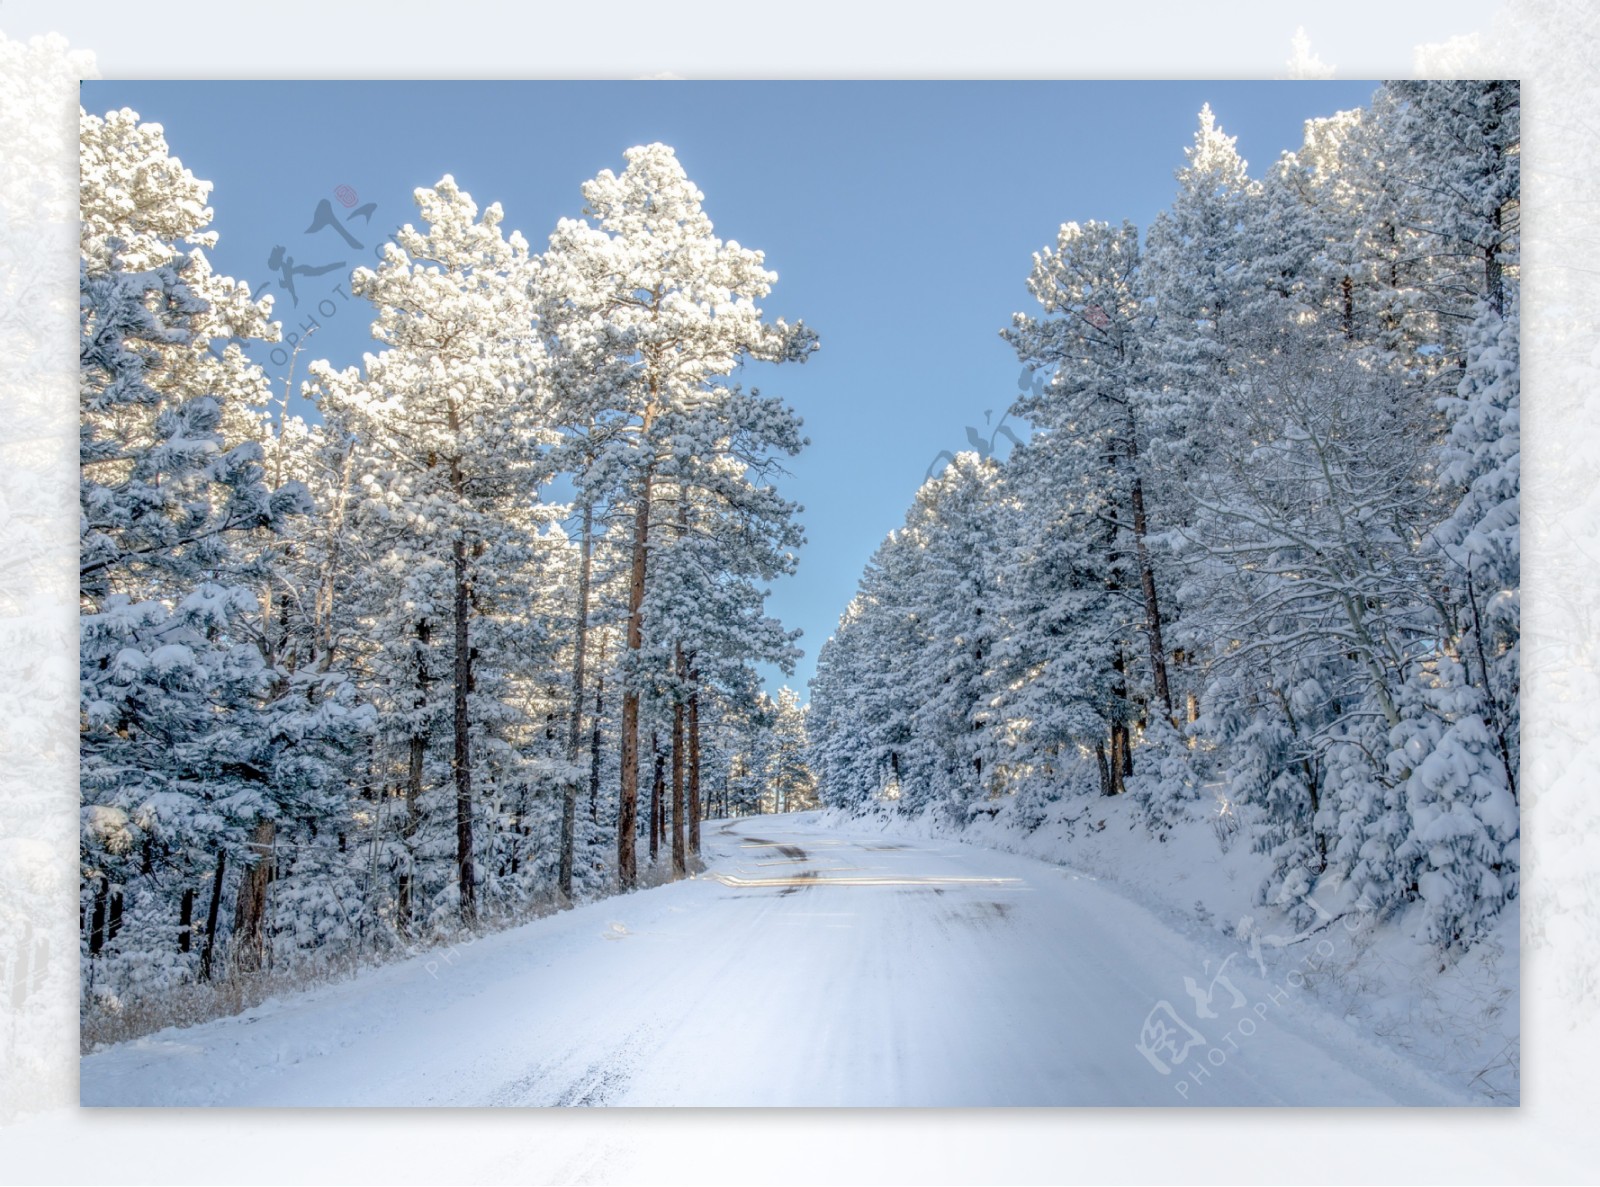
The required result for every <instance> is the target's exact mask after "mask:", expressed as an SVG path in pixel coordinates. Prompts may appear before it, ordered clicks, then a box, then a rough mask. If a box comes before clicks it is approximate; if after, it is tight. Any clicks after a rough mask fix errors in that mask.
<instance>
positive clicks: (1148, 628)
mask: <svg viewBox="0 0 1600 1187" xmlns="http://www.w3.org/2000/svg"><path fill="white" fill-rule="evenodd" d="M1128 456H1129V461H1132V460H1133V458H1134V447H1133V445H1132V444H1131V443H1130V445H1129V447H1128ZM1132 499H1133V542H1134V549H1135V551H1136V553H1137V555H1138V558H1139V586H1140V589H1141V590H1142V591H1143V593H1144V621H1145V635H1146V637H1147V638H1148V639H1149V642H1150V674H1151V677H1152V678H1153V679H1154V681H1155V687H1156V696H1157V697H1158V698H1159V699H1160V701H1161V706H1162V708H1163V710H1164V711H1165V713H1166V717H1167V721H1168V722H1172V693H1171V691H1170V690H1169V688H1168V685H1167V652H1166V648H1165V646H1163V644H1162V642H1161V603H1160V602H1159V600H1158V599H1157V598H1156V574H1155V569H1154V568H1153V567H1152V565H1151V563H1150V548H1149V546H1148V545H1147V544H1146V543H1145V531H1146V527H1147V523H1146V520H1145V513H1144V483H1143V482H1142V481H1141V480H1140V479H1139V478H1138V477H1137V476H1135V477H1134V480H1133V491H1132Z"/></svg>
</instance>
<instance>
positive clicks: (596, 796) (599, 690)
mask: <svg viewBox="0 0 1600 1187" xmlns="http://www.w3.org/2000/svg"><path fill="white" fill-rule="evenodd" d="M605 662H606V661H605V654H604V652H603V651H602V653H601V656H600V667H599V669H598V670H597V671H596V672H595V674H594V729H592V730H590V731H589V821H590V823H591V824H598V823H599V822H600V740H601V739H600V728H601V719H602V716H603V714H604V713H605V704H606V702H605V698H606V670H605Z"/></svg>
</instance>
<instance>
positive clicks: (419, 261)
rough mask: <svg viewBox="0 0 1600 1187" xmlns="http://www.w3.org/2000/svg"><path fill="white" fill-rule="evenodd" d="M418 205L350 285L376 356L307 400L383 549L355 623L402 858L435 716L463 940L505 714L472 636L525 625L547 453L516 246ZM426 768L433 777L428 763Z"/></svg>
mask: <svg viewBox="0 0 1600 1187" xmlns="http://www.w3.org/2000/svg"><path fill="white" fill-rule="evenodd" d="M416 200H417V205H418V206H419V207H420V209H421V212H422V216H423V218H424V219H425V220H426V221H427V223H428V227H427V229H426V230H425V231H419V230H417V229H416V228H414V227H412V226H411V225H409V224H407V225H406V226H405V227H402V228H401V229H400V230H399V231H398V232H397V233H396V236H395V240H394V242H392V243H390V244H388V245H387V246H386V247H385V251H384V258H383V261H382V262H381V263H380V265H379V266H378V268H377V269H376V270H372V269H367V268H360V269H357V270H356V272H355V273H354V274H353V276H352V277H351V291H352V292H353V293H354V294H355V295H357V296H362V297H365V298H366V299H367V300H369V301H371V302H372V304H373V305H374V306H375V308H376V316H375V318H374V321H373V336H374V337H375V338H377V340H378V341H379V342H380V343H381V344H382V345H383V347H384V349H383V350H382V351H381V352H380V353H379V354H377V355H371V354H369V355H367V356H366V363H365V367H364V369H357V368H349V369H347V370H345V371H342V372H341V371H335V370H334V369H333V368H331V367H330V366H328V365H327V364H325V363H320V362H319V363H315V364H313V365H312V368H311V372H312V378H313V384H312V385H311V393H312V395H313V398H315V399H316V400H317V402H318V404H319V406H320V407H321V408H322V410H323V415H324V417H325V418H326V420H327V422H328V423H329V425H330V427H331V428H332V429H334V430H335V431H337V432H339V433H341V434H344V435H346V436H348V437H349V438H351V439H353V440H354V441H355V442H356V446H355V447H356V449H357V450H358V454H357V457H358V463H357V467H358V470H359V478H358V482H359V489H360V491H361V510H360V516H359V522H360V523H361V524H363V525H368V524H370V525H372V527H373V528H375V529H377V530H380V531H382V532H384V533H385V534H384V537H383V538H384V551H383V552H382V553H381V554H378V555H375V556H373V558H372V563H373V565H374V567H375V570H376V571H377V572H379V573H383V574H385V575H386V576H387V578H388V580H387V581H383V582H382V583H381V584H380V583H374V588H372V589H371V590H370V591H369V596H370V597H371V598H372V599H375V601H374V603H373V604H372V605H371V606H370V608H369V611H368V613H370V615H371V618H370V619H369V622H370V628H371V637H372V638H374V639H375V640H376V641H377V643H378V647H379V649H380V650H381V651H385V652H387V653H388V658H387V661H386V662H384V663H383V664H382V665H381V668H382V670H381V671H380V673H379V674H380V677H381V678H382V679H383V680H384V682H385V684H386V689H385V694H386V696H385V699H386V702H387V704H388V706H389V724H388V731H389V733H390V736H391V737H392V736H394V733H395V731H396V725H397V724H398V723H399V722H402V721H403V725H400V727H399V728H400V730H401V731H402V732H404V733H405V734H406V735H407V739H408V747H407V749H408V755H407V760H406V762H407V772H408V773H407V776H406V779H407V787H408V791H407V795H408V797H409V803H408V812H407V816H408V825H407V828H406V832H407V836H408V841H411V842H412V843H413V844H414V840H415V839H414V829H415V824H416V817H417V815H418V814H419V813H420V811H421V809H422V805H421V800H422V797H423V795H424V794H425V791H424V788H425V786H427V785H430V784H431V783H432V781H433V777H432V776H431V775H430V773H429V768H430V754H429V751H430V750H435V749H436V747H435V746H434V743H435V742H436V740H437V735H438V734H439V733H440V732H442V724H443V722H442V719H443V717H444V714H445V713H446V711H448V715H449V716H448V721H449V739H450V747H449V759H448V770H449V773H450V783H451V786H452V789H453V793H454V794H453V800H454V813H453V815H454V846H453V849H454V878H453V886H452V887H451V891H450V895H451V898H452V899H453V900H454V904H455V909H456V911H457V913H458V914H459V917H460V919H461V920H462V921H463V922H465V923H468V924H470V923H472V922H473V920H474V919H475V917H476V914H477V899H478V894H477V890H478V883H479V881H480V870H479V867H478V863H477V861H476V854H475V851H476V848H477V841H476V840H475V828H474V816H475V805H476V797H475V792H474V779H475V777H477V778H480V779H481V778H482V777H484V776H485V775H486V774H487V768H486V767H485V766H484V764H483V763H482V762H481V761H480V758H481V755H482V748H483V747H484V746H485V745H486V741H485V739H486V738H487V737H489V736H490V735H492V734H493V733H494V732H495V731H498V730H500V729H503V728H505V727H506V726H507V724H508V723H509V722H510V721H511V720H514V719H515V718H516V717H517V715H518V711H517V710H516V709H515V708H513V707H512V705H511V704H510V702H509V699H508V698H507V696H506V695H505V692H504V690H503V689H495V688H494V687H493V685H492V679H491V677H492V672H493V670H494V668H495V663H494V661H493V659H491V658H490V656H489V653H488V648H489V647H490V646H491V645H492V643H493V641H494V640H493V638H492V636H493V635H494V634H496V633H499V632H492V631H489V630H488V628H487V623H486V622H485V620H486V619H488V618H490V617H493V616H494V611H493V610H492V609H491V606H490V603H491V601H494V602H498V603H499V605H501V606H505V607H508V610H509V613H511V614H513V615H524V614H526V612H527V607H526V605H520V606H519V605H517V598H516V597H515V595H513V593H512V592H511V589H510V586H511V585H512V584H513V583H514V581H515V576H516V575H517V574H519V573H522V572H525V571H526V568H527V565H528V564H529V562H530V560H531V556H530V550H533V549H535V548H536V543H535V540H536V537H537V534H538V532H539V529H540V528H541V526H542V525H543V524H544V523H546V522H548V521H550V520H551V519H552V518H553V516H554V515H555V513H556V509H553V508H550V507H547V506H545V505H543V504H542V503H541V502H540V501H539V499H538V495H537V490H538V486H539V483H540V480H541V478H542V477H543V476H544V470H543V466H542V463H541V459H540V456H539V454H540V450H541V449H542V448H543V447H544V446H545V445H546V444H547V443H548V442H549V440H550V437H549V432H548V430H547V429H546V428H545V425H544V421H543V418H544V416H545V409H544V407H543V405H544V400H543V398H542V394H541V390H542V389H541V387H540V383H539V367H540V360H541V354H542V348H541V344H540V342H539V339H538V336H537V333H536V330H535V324H534V319H535V308H534V301H533V298H532V296H531V295H530V288H531V285H532V281H533V272H534V269H535V267H536V264H535V261H534V260H533V258H532V257H531V256H530V255H529V252H528V245H527V242H526V241H525V240H524V239H523V238H522V236H521V235H520V234H519V233H517V232H512V233H511V234H510V236H506V235H505V233H504V232H503V230H502V228H501V225H500V224H501V221H502V218H503V214H502V211H501V208H500V206H499V204H498V203H494V204H491V205H490V206H488V207H487V208H485V209H484V210H483V211H482V213H481V215H480V213H479V210H478V207H477V205H476V203H474V202H473V201H472V198H471V197H470V195H468V194H467V193H465V192H464V191H462V190H461V189H460V187H458V186H457V185H456V183H455V181H454V179H453V178H451V177H449V176H446V177H444V178H443V179H442V180H441V181H440V182H439V183H438V184H437V185H435V186H434V187H432V188H424V189H419V190H417V192H416ZM524 659H526V657H524ZM446 706H448V710H447V709H446ZM475 741H476V745H477V749H476V750H475ZM431 764H432V767H433V769H434V770H435V771H437V770H439V769H440V768H441V765H442V759H441V756H438V755H437V754H434V755H433V756H431ZM483 790H485V789H483V788H481V787H480V788H479V791H483ZM374 794H378V792H376V791H375V792H374Z"/></svg>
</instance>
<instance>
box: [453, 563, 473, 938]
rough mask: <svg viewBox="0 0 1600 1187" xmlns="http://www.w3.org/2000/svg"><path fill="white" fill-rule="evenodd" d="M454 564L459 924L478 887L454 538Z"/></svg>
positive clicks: (463, 589) (466, 669) (466, 640)
mask: <svg viewBox="0 0 1600 1187" xmlns="http://www.w3.org/2000/svg"><path fill="white" fill-rule="evenodd" d="M450 552H451V557H452V559H453V560H454V562H455V618H456V646H455V652H456V654H455V673H454V676H455V679H454V681H453V683H454V684H455V689H454V692H455V698H454V699H455V756H454V760H453V761H454V765H455V779H456V871H457V877H458V880H459V884H460V893H461V921H462V922H463V923H465V924H467V925H468V926H471V925H472V924H473V923H475V922H477V918H478V888H477V884H476V876H475V871H474V869H473V865H472V747H471V739H470V736H469V732H468V729H469V724H470V719H469V717H468V715H467V693H468V690H469V689H470V688H471V685H472V651H471V639H470V637H469V634H468V630H467V612H468V597H467V542H466V540H465V539H464V538H463V537H462V536H460V535H457V536H456V538H455V542H454V543H453V544H452V545H451V546H450Z"/></svg>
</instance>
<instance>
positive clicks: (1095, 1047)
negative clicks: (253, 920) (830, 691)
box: [81, 813, 1484, 1106]
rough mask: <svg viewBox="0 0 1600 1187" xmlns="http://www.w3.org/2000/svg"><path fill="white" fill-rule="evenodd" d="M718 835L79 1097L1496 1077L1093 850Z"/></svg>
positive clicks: (991, 1095) (1370, 1084)
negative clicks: (637, 888) (1171, 901)
mask: <svg viewBox="0 0 1600 1187" xmlns="http://www.w3.org/2000/svg"><path fill="white" fill-rule="evenodd" d="M706 842H707V844H706V849H707V853H706V857H707V861H708V870H707V872H706V873H705V874H702V875H701V876H699V877H697V878H694V879H691V880H688V881H683V882H678V883H675V884H671V885H667V886H663V887H660V888H657V889H653V890H648V891H641V892H638V893H634V894H631V895H627V896H623V897H620V898H613V899H609V900H605V901H602V902H597V903H593V904H590V905H587V906H583V907H580V908H578V909H576V910H573V911H569V912H566V913H564V914H561V915H558V916H553V917H550V918H547V919H542V920H539V921H537V922H534V923H531V924H528V925H526V926H524V927H520V928H517V929H515V930H512V931H507V932H503V933H500V934H498V935H494V936H491V937H487V938H484V939H481V940H478V941H476V942H474V943H471V944H468V945H463V946H461V947H459V948H456V949H453V950H438V951H435V952H433V953H430V954H429V955H427V956H425V957H417V958H414V959H411V960H408V961H405V962H402V963H399V964H395V965H392V966H389V967H386V968H383V969H378V970H375V971H372V972H368V973H365V974H363V975H361V976H358V977H356V978H354V979H352V980H350V981H347V982H343V983H340V984H337V985H330V986H325V987H322V988H319V989H315V990H311V991H308V992H305V993H302V994H297V995H294V996H289V997H284V998H277V999H273V1000H270V1001H268V1002H266V1003H264V1004H263V1005H261V1006H259V1007H257V1008H255V1009H253V1010H250V1011H248V1012H247V1013H245V1014H242V1015H239V1016H237V1017H233V1018H224V1019H220V1020H217V1021H214V1022H210V1023H206V1024H204V1025H200V1026H195V1027H190V1028H186V1029H181V1030H168V1031H163V1032H161V1033H158V1034H155V1035H151V1036H149V1037H147V1038H143V1039H139V1040H135V1041H132V1042H128V1043H124V1044H120V1045H118V1046H115V1047H112V1048H109V1049H106V1050H103V1051H99V1052H96V1053H94V1054H92V1055H89V1056H87V1057H85V1058H84V1059H83V1062H82V1079H81V1092H82V1101H83V1103H84V1104H86V1105H229V1106H260V1105H288V1106H293V1105H687V1106H694V1105H803V1106H806V1105H808V1106H830V1105H839V1106H869V1105H935V1106H964V1105H1146V1104H1148V1105H1178V1106H1183V1105H1186V1104H1187V1105H1263V1104H1281V1105H1330V1104H1343V1105H1385V1104H1421V1105H1442V1104H1458V1103H1484V1098H1483V1097H1482V1096H1478V1095H1474V1094H1471V1093H1468V1092H1465V1091H1462V1090H1460V1089H1458V1088H1452V1087H1450V1086H1448V1085H1447V1084H1445V1083H1443V1082H1442V1081H1441V1080H1439V1079H1437V1078H1435V1077H1433V1076H1431V1075H1430V1074H1428V1073H1427V1072H1425V1071H1423V1070H1421V1069H1420V1068H1419V1067H1418V1066H1417V1065H1416V1064H1414V1063H1413V1062H1411V1061H1410V1060H1409V1059H1407V1058H1406V1057H1404V1056H1403V1055H1401V1054H1399V1053H1397V1052H1396V1051H1395V1050H1393V1049H1392V1048H1391V1047H1390V1046H1388V1045H1385V1044H1383V1043H1380V1042H1376V1041H1373V1040H1372V1039H1371V1038H1369V1037H1366V1036H1364V1035H1363V1034H1362V1033H1360V1029H1359V1028H1357V1027H1353V1026H1351V1025H1348V1024H1347V1023H1345V1022H1343V1021H1340V1020H1338V1019H1336V1018H1335V1017H1334V1016H1333V1015H1332V1014H1330V1013H1329V1012H1328V1011H1327V1010H1326V1009H1325V1008H1324V1005H1323V1003H1322V1002H1321V1000H1320V999H1318V998H1315V997H1314V996H1313V994H1312V993H1311V991H1310V985H1311V983H1312V982H1313V981H1314V980H1315V979H1316V976H1317V968H1316V966H1315V965H1312V964H1309V963H1305V962H1304V961H1302V963H1301V964H1300V966H1299V967H1300V968H1301V970H1302V971H1301V972H1300V974H1299V975H1298V977H1297V976H1295V975H1294V973H1293V967H1292V966H1291V965H1289V964H1287V963H1285V962H1283V961H1281V960H1280V961H1276V962H1275V963H1272V964H1268V963H1266V962H1265V961H1263V962H1262V963H1261V964H1260V965H1258V964H1257V963H1256V962H1255V960H1254V959H1253V958H1252V957H1251V956H1250V955H1249V954H1248V953H1247V952H1244V951H1242V950H1241V948H1240V946H1239V944H1238V943H1237V942H1236V941H1235V940H1233V939H1231V938H1229V937H1228V936H1226V935H1224V934H1223V933H1222V932H1220V931H1207V930H1205V929H1203V928H1200V929H1196V928H1184V927H1181V926H1175V924H1174V922H1173V920H1171V919H1170V918H1166V917H1164V916H1163V913H1162V912H1160V911H1159V910H1152V909H1151V908H1150V907H1148V906H1146V905H1142V904H1140V903H1136V902H1134V901H1133V900H1132V899H1131V898H1130V897H1128V895H1127V894H1125V893H1123V892H1121V891H1120V890H1118V889H1117V888H1114V887H1112V886H1109V885H1108V884H1107V883H1106V882H1104V881H1102V880H1100V879H1097V878H1096V877H1094V876H1092V875H1091V874H1088V873H1084V872H1075V871H1073V870H1069V869H1066V868H1063V867H1061V866H1059V865H1052V864H1049V863H1047V862H1043V861H1039V860H1036V859H1034V858H1030V857H1026V856H1021V855H1018V854H1011V853H1002V852H998V851H995V850H993V849H986V848H982V847H979V846H976V845H971V844H966V843H963V842H961V841H957V840H953V839H947V838H938V839H924V840H913V839H903V838H890V837H888V836H886V835H885V834H884V833H883V832H882V830H881V829H880V828H878V827H874V826H873V825H871V824H870V823H867V822H856V823H853V822H849V821H839V820H834V819H827V820H824V819H823V818H821V817H820V816H819V815H817V814H814V813H813V814H800V815H791V816H777V817H773V816H767V817H755V818H746V819H743V820H738V821H734V822H731V823H722V824H714V825H711V826H709V827H708V829H707V832H706ZM1325 938H1326V940H1327V942H1328V943H1337V942H1341V937H1339V936H1337V935H1331V936H1329V937H1325ZM1320 942H1321V941H1311V943H1310V948H1309V949H1308V953H1309V954H1310V956H1311V959H1313V960H1314V959H1315V952H1316V950H1317V944H1318V943H1320ZM1275 955H1277V956H1281V955H1282V953H1275ZM1219 972H1220V974H1221V976H1220V977H1219V976H1218V974H1219ZM1186 979H1187V983H1186Z"/></svg>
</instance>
